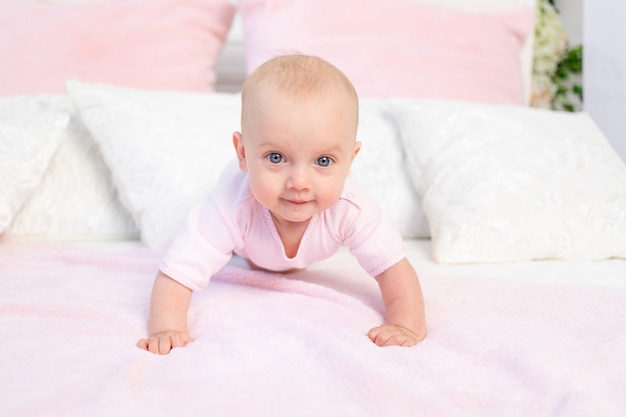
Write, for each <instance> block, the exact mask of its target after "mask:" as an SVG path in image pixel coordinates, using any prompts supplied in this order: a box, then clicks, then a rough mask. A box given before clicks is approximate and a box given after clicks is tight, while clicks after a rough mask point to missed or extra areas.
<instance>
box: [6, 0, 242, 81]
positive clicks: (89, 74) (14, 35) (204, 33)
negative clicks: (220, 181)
mask: <svg viewBox="0 0 626 417" xmlns="http://www.w3.org/2000/svg"><path fill="white" fill-rule="evenodd" d="M234 13H235V6H234V4H232V1H231V0H105V1H97V2H93V1H92V2H83V3H63V4H59V3H57V4H50V3H44V2H41V1H36V0H8V1H7V0H3V1H2V3H1V4H0V28H2V29H1V31H2V36H0V62H1V64H0V94H37V93H63V92H64V91H65V90H64V82H65V80H66V79H69V78H75V79H80V80H83V81H90V82H103V83H111V84H121V85H125V86H129V87H136V88H146V89H177V90H188V91H213V86H214V83H215V71H214V67H215V63H216V61H217V59H218V57H219V54H220V52H221V49H222V46H223V44H224V39H225V37H226V34H227V33H228V30H229V29H230V26H231V23H232V19H233V16H234Z"/></svg>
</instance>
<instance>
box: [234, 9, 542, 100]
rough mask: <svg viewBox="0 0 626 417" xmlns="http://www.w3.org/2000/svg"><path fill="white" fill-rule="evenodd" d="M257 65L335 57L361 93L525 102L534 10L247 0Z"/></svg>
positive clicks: (251, 57)
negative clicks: (276, 59) (299, 56)
mask: <svg viewBox="0 0 626 417" xmlns="http://www.w3.org/2000/svg"><path fill="white" fill-rule="evenodd" d="M240 10H241V13H242V22H243V28H244V35H245V42H246V60H247V70H248V72H251V71H252V70H254V69H255V68H256V67H258V66H259V65H260V64H261V63H263V62H264V61H266V60H267V59H269V58H271V57H273V56H276V55H281V54H285V53H294V52H299V53H305V54H311V55H317V56H320V57H322V58H325V59H327V60H328V61H330V62H331V63H333V64H334V65H336V66H337V67H339V68H340V69H341V70H343V71H344V72H345V73H346V75H347V76H348V77H349V78H350V79H351V80H352V82H353V83H354V85H355V87H356V89H357V91H358V93H359V95H360V96H361V97H369V98H389V97H413V98H438V99H457V100H469V101H482V102H492V103H510V104H524V103H525V95H524V82H523V75H522V74H523V72H522V64H521V58H520V57H521V51H522V47H523V45H524V42H525V40H526V37H527V36H528V35H529V32H530V30H531V27H532V20H533V9H532V7H523V8H518V9H515V10H512V11H509V12H504V13H468V12H461V11H456V10H452V9H448V8H443V7H437V6H432V5H427V4H423V3H414V2H409V1H405V0H315V1H310V0H241V1H240Z"/></svg>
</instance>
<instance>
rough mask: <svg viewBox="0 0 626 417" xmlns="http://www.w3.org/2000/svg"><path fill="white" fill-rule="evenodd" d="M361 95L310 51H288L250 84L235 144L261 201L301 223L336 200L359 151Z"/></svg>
mask: <svg viewBox="0 0 626 417" xmlns="http://www.w3.org/2000/svg"><path fill="white" fill-rule="evenodd" d="M358 112H359V109H358V98H357V94H356V91H355V89H354V87H353V86H352V84H351V83H350V81H349V80H348V79H347V77H346V76H345V75H344V74H343V73H342V72H341V71H339V70H338V69H337V68H335V67H334V66H332V65H331V64H329V63H328V62H326V61H324V60H322V59H320V58H315V57H310V56H301V55H293V56H281V57H277V58H274V59H271V60H269V61H268V62H266V63H264V64H263V65H261V66H260V67H259V68H258V69H257V70H256V71H254V72H253V73H252V74H251V75H250V76H249V77H248V79H247V80H246V82H245V83H244V86H243V89H242V117H241V127H242V129H241V133H239V132H235V134H234V135H233V142H234V145H235V149H236V151H237V157H238V159H239V166H240V168H241V169H242V170H244V171H246V172H248V174H249V179H250V188H251V189H252V193H253V194H254V196H255V198H256V199H257V200H258V201H259V202H260V203H261V204H262V205H264V206H265V207H267V208H268V209H269V210H270V211H271V212H272V213H273V215H274V217H275V218H277V219H278V220H287V221H290V222H301V221H306V220H308V219H309V218H310V217H311V216H312V215H313V214H315V213H316V212H319V211H322V210H324V209H326V208H328V207H330V206H331V205H332V204H334V203H335V202H336V201H337V199H338V198H339V197H340V195H341V192H342V190H343V185H344V182H345V179H346V177H347V176H348V174H349V173H350V166H351V164H352V161H353V159H354V157H355V156H356V154H357V153H358V151H359V148H360V143H358V142H356V130H357V122H358Z"/></svg>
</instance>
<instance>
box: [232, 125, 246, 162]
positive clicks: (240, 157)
mask: <svg viewBox="0 0 626 417" xmlns="http://www.w3.org/2000/svg"><path fill="white" fill-rule="evenodd" d="M233 146H234V147H235V152H236V153H237V161H239V169H241V170H242V171H244V172H247V171H248V167H247V166H246V149H245V148H244V146H243V138H242V137H241V133H239V132H234V133H233Z"/></svg>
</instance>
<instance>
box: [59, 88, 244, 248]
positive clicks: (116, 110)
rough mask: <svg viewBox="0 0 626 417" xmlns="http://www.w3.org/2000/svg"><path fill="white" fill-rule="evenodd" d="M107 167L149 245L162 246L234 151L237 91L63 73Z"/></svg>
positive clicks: (207, 191)
mask: <svg viewBox="0 0 626 417" xmlns="http://www.w3.org/2000/svg"><path fill="white" fill-rule="evenodd" d="M66 87H67V91H68V93H69V94H70V96H71V97H72V99H73V101H74V104H75V105H76V108H77V109H78V111H79V113H80V116H81V119H82V120H83V122H84V123H85V125H86V126H87V128H88V129H89V131H90V132H91V134H92V136H93V138H94V140H95V141H96V142H97V144H98V145H99V148H100V151H101V153H102V156H103V158H104V161H105V163H106V164H107V166H108V167H109V168H110V169H111V172H112V178H113V183H114V184H115V186H116V187H117V189H118V191H119V195H120V200H121V201H122V204H124V206H125V207H126V208H127V209H128V210H129V211H130V212H131V214H132V216H133V218H134V219H135V221H136V223H137V225H138V226H139V229H140V234H141V240H142V241H143V242H144V243H145V244H147V245H148V246H150V247H167V246H168V245H169V244H170V243H171V241H172V240H173V238H174V237H175V236H176V235H177V234H178V231H179V230H180V228H181V227H182V224H183V222H184V221H185V219H186V217H187V212H188V211H189V210H190V208H191V207H192V206H193V205H194V204H195V203H196V202H198V201H200V200H202V199H203V198H204V197H205V196H206V195H207V194H208V193H209V192H210V191H211V189H212V188H213V187H214V186H215V185H216V182H217V180H218V177H219V174H220V172H221V171H222V168H223V167H224V166H225V165H226V163H227V162H228V161H230V160H232V159H233V158H234V157H235V151H234V148H233V145H232V134H233V132H234V131H235V130H239V126H240V106H241V103H240V97H239V95H238V94H219V93H214V94H204V93H184V92H174V91H144V90H136V89H131V88H122V87H116V86H110V85H104V84H88V83H81V82H78V81H68V82H67V85H66Z"/></svg>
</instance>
